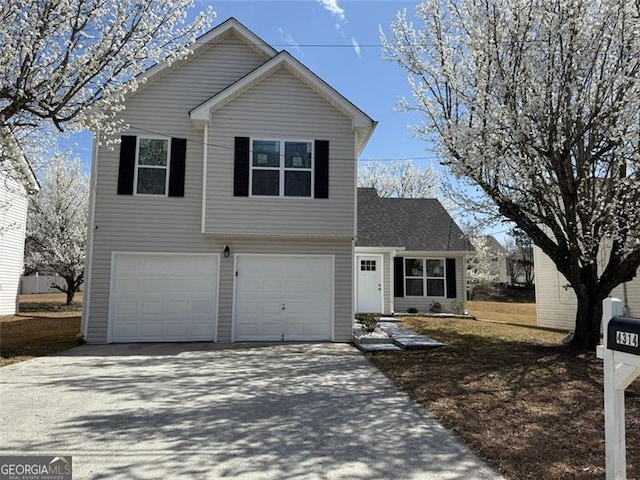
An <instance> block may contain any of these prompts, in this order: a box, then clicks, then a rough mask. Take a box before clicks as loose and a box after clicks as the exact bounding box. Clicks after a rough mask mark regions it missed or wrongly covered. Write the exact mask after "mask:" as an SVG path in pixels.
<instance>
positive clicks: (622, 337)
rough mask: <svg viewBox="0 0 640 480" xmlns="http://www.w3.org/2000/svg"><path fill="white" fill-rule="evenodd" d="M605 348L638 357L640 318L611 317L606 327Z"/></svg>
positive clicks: (639, 350)
mask: <svg viewBox="0 0 640 480" xmlns="http://www.w3.org/2000/svg"><path fill="white" fill-rule="evenodd" d="M607 348H608V349H610V350H616V351H618V352H626V353H631V354H633V355H640V318H631V317H613V318H612V319H611V320H610V321H609V325H608V327H607Z"/></svg>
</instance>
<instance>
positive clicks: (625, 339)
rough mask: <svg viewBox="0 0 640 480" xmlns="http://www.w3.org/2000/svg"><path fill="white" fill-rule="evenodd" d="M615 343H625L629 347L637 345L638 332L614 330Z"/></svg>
mask: <svg viewBox="0 0 640 480" xmlns="http://www.w3.org/2000/svg"><path fill="white" fill-rule="evenodd" d="M616 343H617V344H618V345H627V346H629V347H637V346H638V334H637V333H628V332H616Z"/></svg>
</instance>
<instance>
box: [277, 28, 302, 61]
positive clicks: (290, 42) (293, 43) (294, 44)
mask: <svg viewBox="0 0 640 480" xmlns="http://www.w3.org/2000/svg"><path fill="white" fill-rule="evenodd" d="M278 31H279V32H280V38H281V39H282V41H283V42H285V43H286V44H287V45H289V46H291V47H292V48H293V49H294V50H295V51H296V52H297V53H298V55H300V57H304V53H302V49H301V48H300V44H299V43H298V42H296V41H295V40H294V38H293V37H292V36H291V34H289V33H287V32H285V31H284V29H283V28H282V27H278Z"/></svg>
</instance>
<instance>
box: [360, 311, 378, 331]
mask: <svg viewBox="0 0 640 480" xmlns="http://www.w3.org/2000/svg"><path fill="white" fill-rule="evenodd" d="M356 319H357V320H358V321H359V322H360V323H361V324H362V328H363V329H364V331H365V332H373V331H374V330H375V329H376V327H377V326H378V322H379V321H380V315H379V314H377V313H359V314H357V315H356Z"/></svg>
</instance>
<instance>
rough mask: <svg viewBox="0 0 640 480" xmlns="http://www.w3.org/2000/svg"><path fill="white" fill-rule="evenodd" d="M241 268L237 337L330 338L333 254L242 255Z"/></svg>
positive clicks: (239, 262)
mask: <svg viewBox="0 0 640 480" xmlns="http://www.w3.org/2000/svg"><path fill="white" fill-rule="evenodd" d="M237 270H238V276H237V277H236V286H235V288H236V293H235V310H234V312H235V318H234V321H235V339H236V340H241V341H257V340H264V341H280V340H282V337H283V335H284V339H285V340H290V341H293V340H330V339H331V318H332V311H333V305H332V292H333V281H334V280H333V274H332V272H333V269H332V260H331V257H328V256H299V257H298V256H295V257H284V256H254V255H247V256H243V255H239V256H238V257H237ZM318 272H320V275H321V277H320V278H319V277H318ZM322 272H324V273H322ZM322 275H324V276H322ZM283 304H284V307H285V308H284V309H283V308H282V307H283Z"/></svg>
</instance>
